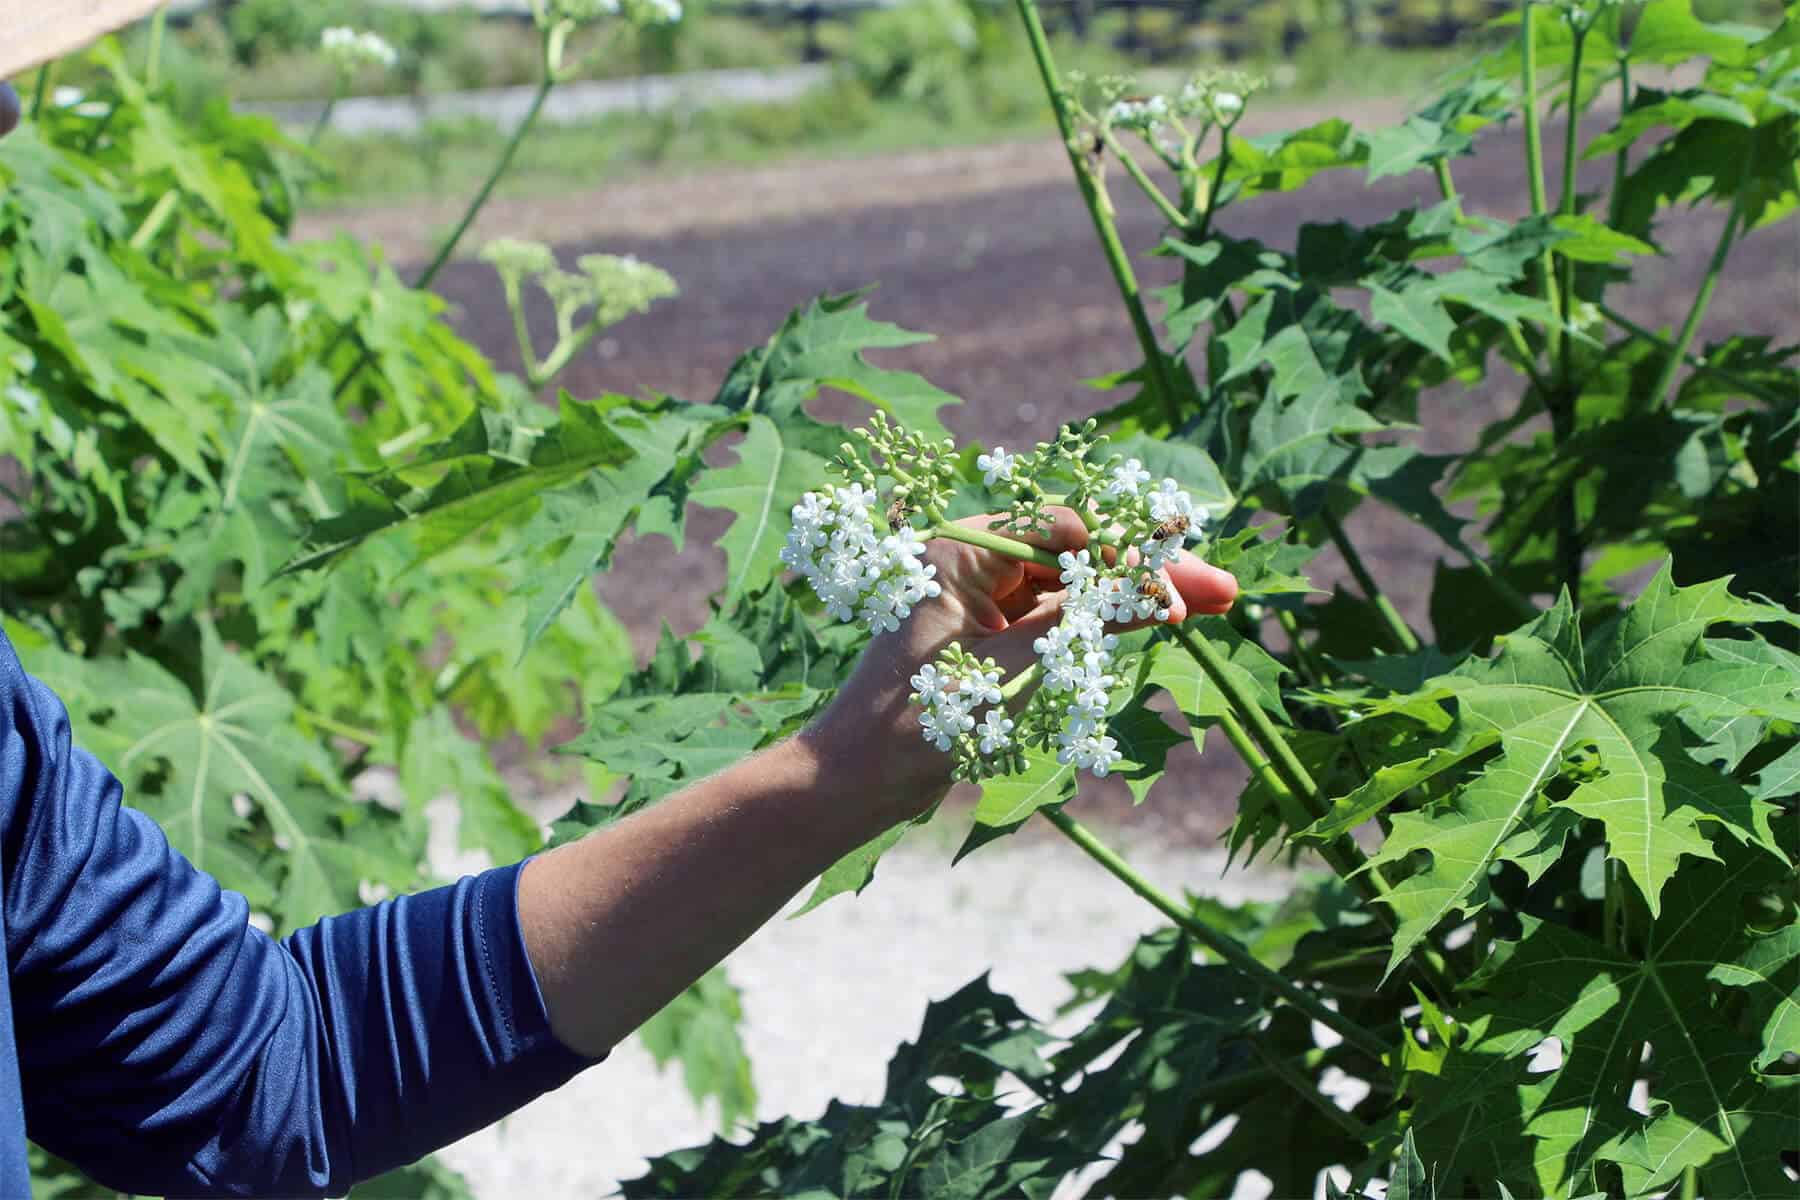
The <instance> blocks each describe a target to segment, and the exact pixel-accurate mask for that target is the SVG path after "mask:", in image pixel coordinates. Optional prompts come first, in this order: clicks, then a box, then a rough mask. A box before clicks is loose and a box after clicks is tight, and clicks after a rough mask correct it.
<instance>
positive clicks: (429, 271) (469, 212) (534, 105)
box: [320, 51, 556, 399]
mask: <svg viewBox="0 0 1800 1200" xmlns="http://www.w3.org/2000/svg"><path fill="white" fill-rule="evenodd" d="M555 86H556V72H555V70H554V69H553V63H552V60H551V59H550V57H549V52H548V51H546V56H545V61H544V77H543V79H542V80H541V81H539V83H538V88H537V91H536V92H535V93H533V95H532V97H531V107H530V108H528V109H526V110H525V119H524V120H522V121H520V122H519V124H518V128H516V129H514V130H513V133H512V137H510V138H508V139H507V142H506V146H505V148H504V149H502V150H501V151H500V157H499V158H498V159H496V160H495V161H494V167H493V170H491V171H489V172H488V176H487V179H486V181H485V182H483V183H482V185H481V190H480V191H478V192H476V193H475V197H474V199H472V200H470V201H469V205H468V207H467V208H466V209H464V210H463V215H462V219H461V220H460V221H458V222H457V223H456V228H455V229H452V230H451V231H450V236H448V237H446V238H445V239H444V241H443V244H442V245H440V246H439V247H438V251H437V254H436V255H435V256H434V257H433V258H432V260H431V264H430V265H429V266H427V267H426V268H425V270H424V271H423V272H422V273H421V274H420V275H419V278H418V279H417V280H416V281H414V283H413V287H414V288H416V289H419V290H421V291H423V290H424V289H425V288H428V287H430V286H431V283H432V281H433V280H434V279H436V278H437V275H438V272H439V271H441V270H443V269H444V264H446V263H448V262H449V261H450V256H451V255H453V254H455V253H456V247H457V245H458V244H459V243H461V241H462V239H463V235H464V234H465V233H467V232H468V231H469V226H471V225H473V224H474V223H475V218H476V217H477V216H478V215H480V213H481V210H482V209H483V208H485V207H486V206H487V202H488V199H489V198H490V197H491V196H493V194H494V188H495V187H496V186H497V185H498V184H499V182H500V179H501V177H502V176H504V175H505V174H506V172H507V169H508V168H509V167H511V166H512V160H513V156H514V155H515V154H517V153H518V152H519V146H520V145H521V144H522V143H523V142H524V141H525V135H526V134H527V133H529V132H531V127H532V125H533V124H535V123H536V122H537V119H538V114H539V113H541V112H542V111H543V110H544V101H545V100H546V99H547V98H548V97H549V95H550V89H551V88H553V87H555ZM351 328H352V327H351V325H350V324H349V323H346V324H345V325H344V326H343V327H342V328H341V329H340V330H339V331H338V336H337V338H336V339H335V340H334V341H333V342H332V344H331V345H330V346H328V347H327V348H326V350H325V353H324V354H323V355H321V356H320V357H321V359H329V358H330V357H331V356H332V354H333V353H335V352H336V351H337V349H338V347H340V346H342V345H343V344H344V342H345V341H346V340H347V339H348V338H349V336H350V332H351ZM374 358H375V355H374V352H373V351H371V350H369V349H367V348H364V350H363V352H362V353H361V354H360V355H358V356H357V359H356V361H355V362H354V363H352V364H351V366H350V370H349V371H348V372H347V373H346V374H345V375H344V377H343V378H342V379H340V380H339V381H338V385H337V392H336V396H337V398H338V399H342V398H343V395H344V393H345V392H346V391H348V390H349V388H350V384H351V383H352V382H353V381H354V380H355V379H356V377H357V376H358V375H359V374H361V373H362V369H363V368H364V367H366V366H368V365H369V363H370V362H372V361H373V360H374Z"/></svg>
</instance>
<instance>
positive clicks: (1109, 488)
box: [1104, 458, 1150, 500]
mask: <svg viewBox="0 0 1800 1200" xmlns="http://www.w3.org/2000/svg"><path fill="white" fill-rule="evenodd" d="M1149 482H1150V472H1148V471H1146V470H1144V464H1143V463H1141V462H1139V461H1138V460H1137V459H1135V458H1128V459H1126V460H1125V462H1124V464H1123V465H1121V466H1117V467H1114V468H1113V472H1112V478H1111V479H1109V480H1107V483H1106V491H1105V493H1104V495H1105V496H1106V498H1107V499H1109V500H1116V499H1118V498H1119V497H1120V496H1135V495H1137V494H1138V487H1139V486H1140V485H1141V484H1146V483H1149Z"/></svg>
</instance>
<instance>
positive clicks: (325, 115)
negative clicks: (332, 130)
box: [306, 87, 342, 146]
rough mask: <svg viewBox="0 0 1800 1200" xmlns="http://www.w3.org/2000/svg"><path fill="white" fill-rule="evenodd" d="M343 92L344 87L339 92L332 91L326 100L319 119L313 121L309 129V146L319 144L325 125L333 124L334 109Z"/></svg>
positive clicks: (307, 142) (307, 135)
mask: <svg viewBox="0 0 1800 1200" xmlns="http://www.w3.org/2000/svg"><path fill="white" fill-rule="evenodd" d="M341 94H342V88H341V87H340V88H339V90H338V91H337V92H334V93H332V95H331V97H330V99H328V100H326V101H325V107H324V108H321V109H320V110H319V116H318V119H316V120H315V121H313V124H312V128H311V129H309V130H307V133H306V144H307V145H308V146H317V145H318V144H319V138H320V137H322V136H323V135H324V133H325V127H326V126H327V125H329V124H331V113H332V110H333V109H335V108H336V107H337V102H338V96H339V95H341Z"/></svg>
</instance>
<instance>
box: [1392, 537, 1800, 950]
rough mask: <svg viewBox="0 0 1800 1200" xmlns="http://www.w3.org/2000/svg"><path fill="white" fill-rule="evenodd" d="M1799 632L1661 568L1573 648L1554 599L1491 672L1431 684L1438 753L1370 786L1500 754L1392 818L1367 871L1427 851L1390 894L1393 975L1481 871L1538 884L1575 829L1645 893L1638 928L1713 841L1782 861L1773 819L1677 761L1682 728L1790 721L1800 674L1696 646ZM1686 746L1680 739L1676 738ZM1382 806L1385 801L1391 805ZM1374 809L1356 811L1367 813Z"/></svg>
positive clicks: (1464, 673)
mask: <svg viewBox="0 0 1800 1200" xmlns="http://www.w3.org/2000/svg"><path fill="white" fill-rule="evenodd" d="M1770 620H1776V621H1786V622H1792V621H1794V620H1795V618H1794V617H1793V615H1792V614H1789V613H1787V612H1786V611H1785V610H1782V609H1779V608H1776V607H1774V606H1771V605H1763V604H1754V603H1750V602H1747V601H1742V600H1739V599H1737V598H1736V597H1734V596H1732V595H1731V594H1730V592H1728V591H1727V590H1726V581H1724V580H1718V581H1714V582H1713V583H1709V584H1702V585H1696V586H1694V587H1686V588H1683V587H1677V586H1676V585H1675V584H1674V582H1673V581H1672V579H1671V578H1670V574H1669V570H1668V568H1667V567H1666V566H1665V568H1664V570H1663V571H1662V572H1661V573H1660V574H1658V575H1657V577H1656V578H1655V579H1654V580H1652V581H1651V583H1650V585H1649V586H1648V587H1647V588H1646V589H1645V590H1644V593H1643V594H1642V595H1641V596H1640V597H1639V598H1638V601H1637V603H1636V604H1634V605H1632V606H1631V607H1630V608H1627V609H1625V610H1623V611H1622V612H1621V613H1619V615H1617V616H1616V617H1614V618H1613V619H1612V620H1610V621H1609V622H1607V623H1606V624H1605V625H1604V626H1602V627H1601V628H1599V629H1597V630H1595V631H1594V632H1593V633H1591V634H1589V635H1588V636H1587V637H1586V638H1583V637H1582V635H1581V631H1580V630H1579V628H1578V627H1577V624H1576V616H1575V613H1574V611H1573V609H1572V608H1571V607H1570V605H1569V603H1568V599H1567V597H1566V596H1565V597H1564V598H1563V599H1562V600H1561V601H1560V602H1559V603H1558V604H1557V605H1556V606H1555V607H1554V608H1552V609H1551V610H1550V611H1548V612H1546V613H1544V614H1543V615H1542V616H1540V617H1539V618H1538V619H1536V620H1535V621H1533V622H1531V623H1530V624H1529V625H1527V626H1525V627H1524V628H1523V629H1521V630H1519V631H1518V632H1516V633H1513V634H1511V635H1508V636H1507V637H1505V638H1503V639H1501V650H1500V653H1499V654H1498V655H1497V656H1496V657H1495V658H1494V659H1492V660H1477V661H1471V662H1468V663H1465V664H1464V665H1463V666H1462V667H1461V668H1459V669H1458V670H1457V672H1455V673H1454V674H1452V675H1449V676H1445V677H1444V678H1443V679H1442V680H1441V681H1440V682H1441V684H1442V686H1443V689H1444V694H1447V695H1453V696H1454V697H1455V700H1456V703H1457V707H1458V714H1459V715H1458V727H1457V732H1456V735H1455V737H1454V739H1453V740H1452V743H1451V744H1452V745H1453V746H1455V747H1457V748H1458V749H1457V750H1456V751H1454V752H1450V754H1451V756H1450V757H1449V758H1448V759H1445V758H1444V755H1445V754H1446V750H1445V749H1443V748H1441V747H1438V746H1433V747H1432V748H1431V752H1430V754H1429V755H1427V756H1426V757H1424V758H1423V759H1418V760H1415V761H1413V762H1412V763H1409V764H1406V765H1404V766H1403V767H1399V768H1390V774H1389V775H1388V776H1386V777H1383V782H1382V783H1381V784H1378V785H1375V786H1378V787H1380V788H1381V789H1382V790H1384V791H1386V790H1389V789H1388V788H1387V786H1386V785H1387V784H1388V783H1390V782H1391V783H1404V782H1405V781H1406V780H1407V779H1408V778H1412V777H1423V776H1425V775H1426V774H1428V773H1430V772H1431V771H1432V770H1433V766H1434V760H1438V761H1439V762H1440V763H1442V764H1443V765H1450V764H1452V763H1454V762H1458V761H1461V751H1462V750H1467V749H1469V748H1471V747H1475V746H1479V745H1481V744H1484V743H1489V742H1491V741H1493V740H1494V739H1496V738H1497V739H1498V741H1499V744H1500V747H1501V750H1500V753H1499V755H1498V756H1497V757H1495V758H1494V759H1492V761H1490V762H1489V763H1487V764H1486V765H1485V766H1484V768H1483V769H1482V770H1481V772H1480V773H1479V774H1478V775H1476V776H1475V777H1474V778H1473V779H1472V780H1471V781H1470V782H1469V783H1468V784H1466V785H1465V786H1464V787H1463V788H1462V789H1460V790H1459V791H1458V792H1457V793H1456V794H1454V795H1453V796H1451V797H1450V798H1449V799H1447V800H1445V801H1442V802H1439V803H1437V804H1434V805H1432V806H1430V807H1428V808H1426V809H1423V810H1420V811H1417V812H1407V813H1400V814H1398V815H1396V816H1395V818H1394V821H1393V834H1392V836H1391V837H1389V838H1388V840H1387V841H1386V842H1384V843H1383V845H1382V847H1381V849H1380V851H1379V852H1378V853H1377V854H1375V855H1374V856H1373V857H1372V858H1371V860H1370V865H1371V866H1372V867H1380V866H1382V865H1384V864H1390V863H1400V862H1402V861H1403V860H1405V859H1406V858H1407V857H1408V856H1409V855H1411V854H1412V853H1414V852H1415V851H1424V852H1426V853H1428V854H1429V855H1430V857H1431V864H1430V866H1429V867H1427V868H1426V869H1424V870H1421V871H1419V872H1418V873H1416V874H1413V875H1411V876H1409V877H1408V878H1406V879H1404V880H1402V881H1401V882H1400V883H1399V884H1397V885H1396V886H1395V887H1394V888H1393V889H1392V890H1391V891H1389V892H1388V893H1387V896H1386V902H1387V904H1388V905H1389V907H1390V908H1391V909H1392V910H1393V911H1394V914H1395V916H1396V917H1397V918H1398V928H1397V930H1396V932H1395V936H1394V945H1393V954H1392V957H1391V959H1390V961H1389V968H1388V969H1389V970H1390V971H1391V970H1392V969H1393V968H1394V966H1395V965H1397V964H1398V963H1399V962H1400V961H1401V960H1402V959H1403V958H1404V957H1405V955H1406V954H1407V953H1408V952H1409V951H1410V950H1411V948H1412V947H1413V946H1415V945H1416V944H1418V942H1419V940H1420V939H1421V938H1423V937H1424V936H1425V935H1426V934H1427V933H1428V932H1430V931H1431V930H1432V929H1433V928H1434V927H1436V926H1437V924H1438V923H1439V922H1440V921H1442V920H1444V919H1445V918H1447V917H1450V916H1453V915H1457V914H1462V913H1466V912H1469V911H1471V910H1473V909H1474V908H1476V907H1478V906H1479V905H1480V904H1482V903H1483V902H1484V901H1485V899H1486V897H1487V894H1488V891H1487V889H1488V887H1489V882H1490V881H1489V872H1490V869H1491V868H1492V867H1493V866H1494V865H1495V864H1497V863H1499V862H1502V861H1506V862H1511V863H1513V864H1514V865H1516V866H1518V867H1519V868H1520V869H1521V870H1523V871H1524V872H1525V874H1526V876H1527V878H1535V877H1536V876H1537V875H1538V874H1539V873H1541V872H1542V871H1543V870H1544V869H1546V868H1547V867H1548V866H1549V865H1550V864H1551V863H1552V862H1554V861H1555V859H1556V857H1557V854H1558V851H1559V848H1560V846H1561V844H1562V841H1563V839H1564V838H1565V837H1566V836H1567V834H1568V833H1569V832H1570V830H1571V829H1572V828H1573V827H1574V824H1575V822H1576V819H1577V818H1580V817H1591V818H1594V819H1597V820H1599V821H1600V822H1601V823H1602V825H1603V826H1604V827H1605V830H1606V835H1607V843H1608V849H1607V853H1608V855H1609V857H1611V858H1612V859H1614V860H1616V861H1617V862H1619V863H1620V864H1621V865H1622V866H1623V867H1624V869H1625V871H1626V872H1627V873H1628V875H1629V876H1630V878H1631V879H1632V880H1633V881H1634V882H1635V883H1636V884H1637V886H1638V889H1639V890H1640V891H1641V892H1642V894H1643V896H1644V898H1645V901H1646V903H1647V904H1648V906H1649V909H1650V911H1651V913H1652V914H1655V913H1658V912H1660V911H1661V901H1660V897H1661V893H1662V889H1663V886H1664V884H1665V883H1666V882H1667V881H1668V879H1669V878H1670V876H1672V875H1673V874H1674V873H1675V871H1676V868H1677V866H1678V864H1679V861H1680V859H1681V858H1683V857H1684V856H1691V857H1695V858H1713V857H1716V856H1715V854H1714V851H1713V848H1712V844H1711V843H1710V842H1709V841H1708V840H1707V838H1706V837H1705V836H1704V835H1703V828H1704V827H1706V826H1711V827H1714V828H1717V829H1720V830H1722V831H1723V832H1725V833H1727V834H1729V835H1730V836H1732V837H1734V838H1736V839H1738V840H1740V841H1742V842H1744V843H1746V844H1750V845H1755V846H1759V847H1761V848H1763V849H1764V850H1765V851H1767V852H1768V853H1770V854H1773V855H1776V856H1779V857H1783V858H1785V855H1784V854H1783V851H1782V849H1781V846H1780V844H1779V843H1778V842H1777V840H1776V839H1775V837H1774V835H1773V832H1772V831H1771V829H1770V825H1769V816H1770V814H1771V813H1772V812H1773V806H1772V805H1771V804H1769V803H1767V802H1766V801H1761V800H1758V799H1756V798H1755V797H1753V796H1752V795H1751V794H1750V793H1749V791H1748V790H1746V789H1745V788H1744V786H1743V785H1742V784H1740V783H1738V782H1737V781H1736V780H1734V779H1732V778H1731V777H1730V776H1728V775H1725V774H1723V773H1722V772H1721V771H1720V770H1719V769H1718V768H1717V767H1715V766H1711V765H1707V764H1705V763H1702V762H1700V761H1698V760H1697V759H1696V758H1695V757H1693V756H1692V755H1690V754H1689V753H1688V752H1687V748H1686V746H1685V745H1684V741H1683V737H1682V735H1681V734H1680V733H1678V732H1677V730H1676V728H1675V723H1676V722H1677V721H1678V720H1679V721H1681V722H1685V723H1687V724H1688V725H1690V726H1693V725H1695V724H1696V723H1698V724H1701V725H1706V726H1710V727H1711V728H1712V729H1713V730H1714V731H1715V735H1716V733H1717V732H1718V731H1722V730H1723V729H1724V728H1725V727H1726V726H1727V725H1735V724H1737V723H1740V722H1742V723H1746V724H1750V723H1757V722H1761V721H1763V720H1764V719H1765V716H1764V714H1766V713H1770V712H1792V711H1793V705H1794V698H1795V696H1796V694H1797V693H1800V673H1796V672H1793V671H1791V670H1785V669H1783V668H1782V667H1781V666H1779V665H1769V666H1763V665H1750V666H1745V665H1743V664H1741V663H1736V662H1731V661H1727V660H1724V659H1722V658H1719V657H1715V656H1713V655H1711V654H1709V653H1707V651H1706V647H1705V645H1704V635H1705V632H1706V629H1707V628H1708V627H1709V626H1710V625H1713V624H1717V623H1720V622H1724V621H1734V622H1757V621H1770ZM1689 736H1691V735H1689ZM1577 760H1581V763H1582V769H1580V770H1577V771H1574V772H1572V781H1573V783H1574V786H1573V787H1572V788H1571V789H1570V790H1569V791H1568V793H1567V795H1565V796H1563V797H1561V798H1560V799H1558V800H1555V801H1554V802H1552V798H1551V796H1550V795H1548V794H1547V793H1546V789H1547V788H1548V786H1549V785H1550V783H1551V781H1552V780H1554V779H1557V778H1558V777H1559V776H1561V775H1563V774H1564V772H1565V770H1566V769H1568V768H1570V767H1572V766H1574V765H1576V762H1577ZM1394 794H1398V793H1397V792H1395V793H1394ZM1376 807H1378V806H1364V807H1363V808H1362V809H1360V810H1359V812H1361V813H1363V814H1370V813H1372V811H1373V809H1374V808H1376Z"/></svg>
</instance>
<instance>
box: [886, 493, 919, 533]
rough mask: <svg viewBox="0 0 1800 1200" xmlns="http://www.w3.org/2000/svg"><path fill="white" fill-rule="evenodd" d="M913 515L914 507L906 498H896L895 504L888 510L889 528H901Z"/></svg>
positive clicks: (889, 506) (890, 505)
mask: <svg viewBox="0 0 1800 1200" xmlns="http://www.w3.org/2000/svg"><path fill="white" fill-rule="evenodd" d="M912 514H913V510H912V506H911V505H910V504H908V503H907V502H906V499H905V497H902V496H895V497H894V500H893V503H891V504H889V505H888V509H887V523H888V528H889V529H898V528H900V527H901V526H902V525H904V524H906V522H907V520H908V518H910V517H911V516H912Z"/></svg>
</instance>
